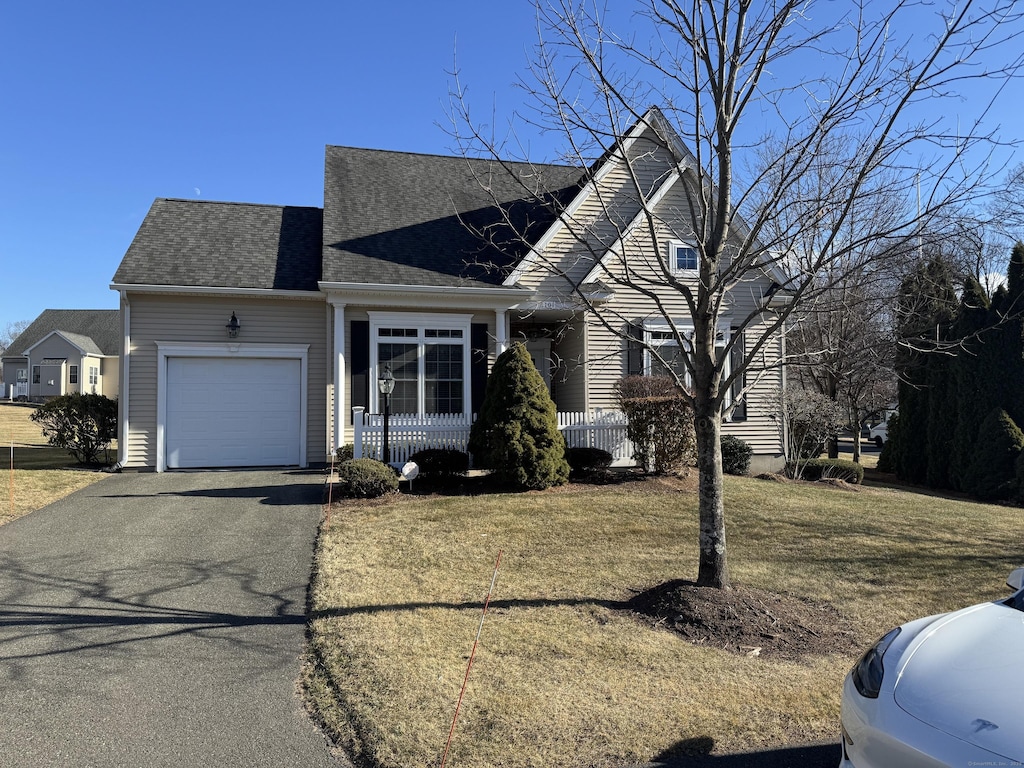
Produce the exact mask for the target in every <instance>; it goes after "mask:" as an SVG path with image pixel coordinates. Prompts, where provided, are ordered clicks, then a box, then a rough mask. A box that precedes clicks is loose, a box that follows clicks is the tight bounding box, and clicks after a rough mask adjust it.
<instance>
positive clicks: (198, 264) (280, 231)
mask: <svg viewBox="0 0 1024 768" xmlns="http://www.w3.org/2000/svg"><path fill="white" fill-rule="evenodd" d="M322 220H323V215H322V211H321V210H320V209H319V208H306V207H294V206H280V205H250V204H244V203H214V202H205V201H197V200H173V199H165V198H159V199H157V200H156V201H154V202H153V205H152V207H151V208H150V209H149V213H148V214H146V218H145V220H144V221H143V222H142V226H141V227H139V231H138V232H137V233H136V235H135V239H134V240H133V241H132V244H131V245H130V246H129V247H128V251H127V253H125V256H124V259H122V261H121V265H120V266H119V267H118V269H117V272H116V274H115V275H114V282H115V283H121V284H135V285H169V286H170V285H175V286H213V287H223V288H267V289H277V290H294V291H316V290H317V280H318V279H319V276H320V250H321V248H320V238H321V234H322V226H323V224H322Z"/></svg>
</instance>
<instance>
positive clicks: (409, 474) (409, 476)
mask: <svg viewBox="0 0 1024 768" xmlns="http://www.w3.org/2000/svg"><path fill="white" fill-rule="evenodd" d="M419 473H420V465H419V464H417V463H416V462H415V461H410V462H409V463H408V464H406V465H405V466H404V467H402V477H403V478H404V479H406V480H415V479H416V476H417V475H419Z"/></svg>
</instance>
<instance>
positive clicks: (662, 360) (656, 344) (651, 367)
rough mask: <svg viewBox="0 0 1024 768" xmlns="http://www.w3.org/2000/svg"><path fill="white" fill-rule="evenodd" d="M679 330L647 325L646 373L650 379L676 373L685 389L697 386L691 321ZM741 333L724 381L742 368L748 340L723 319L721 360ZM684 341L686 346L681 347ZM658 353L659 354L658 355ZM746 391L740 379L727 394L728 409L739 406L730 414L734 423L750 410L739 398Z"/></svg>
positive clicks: (717, 337)
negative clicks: (690, 365)
mask: <svg viewBox="0 0 1024 768" xmlns="http://www.w3.org/2000/svg"><path fill="white" fill-rule="evenodd" d="M675 326H676V330H675V331H673V329H672V328H671V327H670V326H669V325H668V324H667V323H658V322H649V323H645V324H644V341H645V343H646V344H645V350H644V374H645V375H647V376H669V375H672V374H675V375H676V376H678V377H679V379H680V381H682V382H683V383H684V384H685V386H687V387H689V386H692V384H693V377H692V376H691V375H690V373H689V371H687V369H686V358H687V356H688V355H689V354H690V352H691V351H692V349H693V347H692V344H693V325H692V324H691V323H689V322H688V321H681V322H678V323H675ZM736 333H740V334H741V336H740V338H738V339H737V340H736V344H735V345H734V346H733V348H732V350H731V351H730V355H729V357H728V358H726V360H725V361H724V365H723V367H722V378H723V380H724V379H727V378H728V377H729V376H730V375H731V374H732V369H733V366H738V365H740V364H741V363H742V360H743V354H744V350H743V346H744V338H743V336H742V331H733V330H730V328H729V323H728V319H727V318H722V321H721V323H720V324H719V327H718V331H717V332H716V333H715V349H716V351H717V352H718V355H719V358H721V355H723V354H725V347H726V345H728V343H729V340H730V338H731V337H732V336H733V335H734V334H736ZM680 341H682V344H680ZM654 350H656V351H657V354H655V353H654ZM742 390H743V380H742V377H740V378H738V379H737V380H736V381H735V382H734V383H733V386H732V387H731V389H730V391H729V392H727V393H726V407H727V408H729V407H731V406H732V405H733V404H734V403H735V404H736V407H734V408H732V410H731V412H730V420H732V421H740V420H743V419H746V408H745V406H744V404H743V403H742V402H741V401H740V400H739V399H738V398H739V397H740V394H741V392H742Z"/></svg>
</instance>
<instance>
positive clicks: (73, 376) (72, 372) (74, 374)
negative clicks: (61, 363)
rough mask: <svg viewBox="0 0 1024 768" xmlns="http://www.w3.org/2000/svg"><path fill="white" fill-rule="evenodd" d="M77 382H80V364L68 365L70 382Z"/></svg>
mask: <svg viewBox="0 0 1024 768" xmlns="http://www.w3.org/2000/svg"><path fill="white" fill-rule="evenodd" d="M77 383H78V366H77V365H69V366H68V384H77Z"/></svg>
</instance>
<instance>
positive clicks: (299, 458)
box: [157, 344, 306, 470]
mask: <svg viewBox="0 0 1024 768" xmlns="http://www.w3.org/2000/svg"><path fill="white" fill-rule="evenodd" d="M225 346H226V345H209V346H206V345H189V346H187V347H186V346H184V345H176V344H161V345H159V347H158V348H159V352H160V362H159V371H160V373H161V374H162V375H161V376H160V379H161V381H160V382H159V384H158V392H159V394H158V397H159V411H160V417H159V419H158V421H159V424H160V426H162V429H159V428H158V433H160V436H159V438H158V439H159V445H158V461H157V469H158V470H163V469H187V468H209V467H260V466H262V467H266V466H305V465H306V455H305V454H306V450H305V446H306V397H305V391H306V371H305V369H306V358H305V352H306V348H305V347H304V346H303V347H300V348H299V349H293V348H285V347H281V346H274V347H264V346H253V345H247V346H244V347H243V346H242V345H234V346H235V348H236V350H237V351H236V352H235V354H233V355H232V354H227V355H226V354H224V352H225V351H229V350H225ZM229 349H230V348H229ZM243 350H244V351H243ZM161 449H162V450H161Z"/></svg>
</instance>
